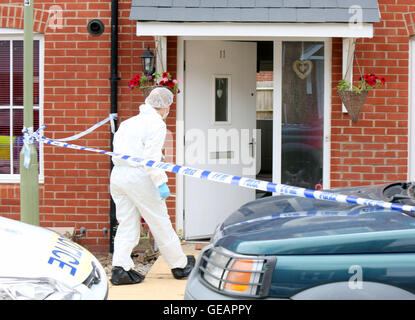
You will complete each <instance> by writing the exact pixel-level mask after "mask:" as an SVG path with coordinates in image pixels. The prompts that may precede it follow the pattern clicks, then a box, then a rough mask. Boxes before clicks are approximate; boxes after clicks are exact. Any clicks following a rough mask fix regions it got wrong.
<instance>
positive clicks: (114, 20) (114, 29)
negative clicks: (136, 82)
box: [109, 0, 120, 253]
mask: <svg viewBox="0 0 415 320" xmlns="http://www.w3.org/2000/svg"><path fill="white" fill-rule="evenodd" d="M118 80H120V78H119V77H118V0H111V78H110V81H111V113H117V112H118V106H117V102H118V99H117V92H118ZM115 128H117V121H116V120H115ZM113 139H114V135H113V133H112V132H111V151H113V146H112V141H113ZM110 163H111V171H112V168H113V163H112V161H111V160H110ZM110 201H111V203H110V233H109V234H110V252H111V253H113V252H114V237H115V233H116V228H117V219H116V216H115V203H114V201H113V200H112V197H110Z"/></svg>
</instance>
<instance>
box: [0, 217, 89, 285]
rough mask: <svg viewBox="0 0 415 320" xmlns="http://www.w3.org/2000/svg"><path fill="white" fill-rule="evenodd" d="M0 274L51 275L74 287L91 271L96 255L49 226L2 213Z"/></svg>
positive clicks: (26, 276)
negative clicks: (28, 222) (48, 228)
mask: <svg viewBox="0 0 415 320" xmlns="http://www.w3.org/2000/svg"><path fill="white" fill-rule="evenodd" d="M0 257H1V258H0V261H1V263H0V277H24V278H39V277H48V278H53V279H55V280H58V281H61V282H63V283H65V284H67V285H69V286H71V287H75V286H77V285H79V284H80V283H82V282H83V281H84V280H85V279H86V278H87V277H88V275H89V274H90V273H91V271H92V264H91V262H92V260H93V259H94V257H93V255H92V254H91V253H90V252H89V251H87V250H86V249H85V248H83V247H81V246H79V245H78V244H76V243H74V242H73V241H71V240H69V239H66V238H64V237H61V236H60V235H58V234H57V233H55V232H52V231H50V230H47V229H44V228H41V227H37V226H32V225H29V224H26V223H22V222H19V221H16V220H12V219H7V218H3V217H0Z"/></svg>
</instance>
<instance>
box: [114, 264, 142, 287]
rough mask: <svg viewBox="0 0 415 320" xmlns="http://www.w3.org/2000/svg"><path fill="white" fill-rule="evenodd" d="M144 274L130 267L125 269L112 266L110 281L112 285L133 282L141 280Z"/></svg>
mask: <svg viewBox="0 0 415 320" xmlns="http://www.w3.org/2000/svg"><path fill="white" fill-rule="evenodd" d="M144 278H145V276H143V275H142V274H140V273H138V272H137V271H135V270H133V269H131V270H128V271H125V270H124V268H122V267H114V268H113V269H112V275H111V279H110V281H111V283H112V284H113V285H116V286H117V285H123V284H134V283H140V282H141V281H143V280H144Z"/></svg>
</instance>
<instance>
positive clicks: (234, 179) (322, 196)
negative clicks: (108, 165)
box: [33, 132, 415, 212]
mask: <svg viewBox="0 0 415 320" xmlns="http://www.w3.org/2000/svg"><path fill="white" fill-rule="evenodd" d="M33 136H34V137H35V139H37V140H38V141H39V142H42V143H45V144H49V145H54V146H60V147H63V148H70V149H75V150H85V151H91V152H97V153H102V154H106V155H109V156H112V157H114V158H119V159H123V160H125V161H127V162H128V163H130V164H131V165H132V166H139V165H142V166H147V167H151V168H158V169H162V170H164V171H167V172H172V173H175V174H180V175H185V176H189V177H194V178H198V179H202V180H209V181H215V182H221V183H226V184H231V185H236V186H240V187H245V188H250V189H256V190H262V191H268V192H276V193H281V194H287V195H293V196H298V197H303V198H311V199H317V200H327V201H335V202H339V203H350V204H357V205H363V206H371V207H379V208H385V209H392V210H403V211H407V212H415V206H410V205H402V204H398V203H390V202H385V201H379V200H371V199H365V198H359V197H354V196H347V195H342V194H336V193H331V192H327V191H318V190H310V189H305V188H299V187H293V186H288V185H284V184H276V183H272V182H268V181H262V180H257V179H251V178H245V177H239V176H234V175H229V174H226V173H220V172H215V171H209V170H201V169H196V168H191V167H186V166H182V165H177V164H171V163H166V162H159V161H154V160H148V159H141V158H137V157H134V156H131V155H122V154H118V153H114V152H111V151H105V150H99V149H94V148H89V147H82V146H77V145H74V144H70V143H62V142H60V141H55V140H52V139H48V138H46V137H44V136H40V135H39V134H38V132H35V133H33Z"/></svg>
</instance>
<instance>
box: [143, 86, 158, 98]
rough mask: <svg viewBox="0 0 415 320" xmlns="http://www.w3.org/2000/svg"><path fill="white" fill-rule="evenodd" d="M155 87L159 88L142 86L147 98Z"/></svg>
mask: <svg viewBox="0 0 415 320" xmlns="http://www.w3.org/2000/svg"><path fill="white" fill-rule="evenodd" d="M155 88H157V86H148V87H142V88H141V89H142V90H143V94H144V97H145V98H147V97H148V95H149V94H150V92H151V91H152V90H153V89H155Z"/></svg>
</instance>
